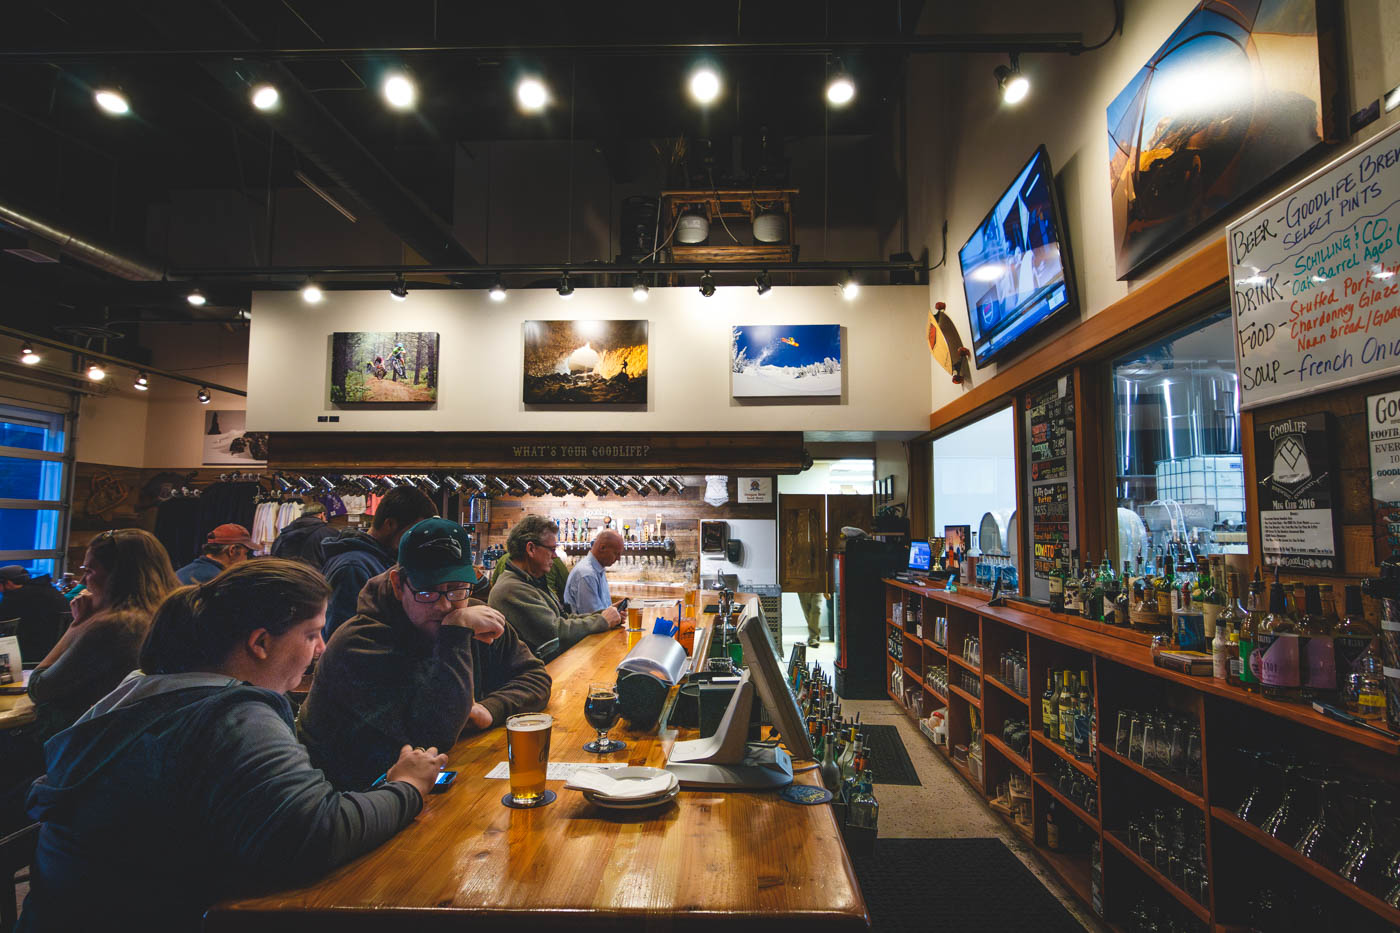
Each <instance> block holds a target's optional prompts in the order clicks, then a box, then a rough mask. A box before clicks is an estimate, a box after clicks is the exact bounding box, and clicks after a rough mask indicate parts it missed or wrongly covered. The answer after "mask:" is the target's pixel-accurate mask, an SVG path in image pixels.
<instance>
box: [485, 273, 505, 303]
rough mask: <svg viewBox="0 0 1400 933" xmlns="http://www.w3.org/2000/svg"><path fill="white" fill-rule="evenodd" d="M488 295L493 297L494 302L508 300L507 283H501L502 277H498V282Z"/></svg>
mask: <svg viewBox="0 0 1400 933" xmlns="http://www.w3.org/2000/svg"><path fill="white" fill-rule="evenodd" d="M486 294H488V295H490V296H491V300H492V301H505V300H506V283H505V282H502V281H501V277H500V276H499V275H498V276H496V281H495V283H494V284H492V286H491V290H490V291H489V292H487V293H486Z"/></svg>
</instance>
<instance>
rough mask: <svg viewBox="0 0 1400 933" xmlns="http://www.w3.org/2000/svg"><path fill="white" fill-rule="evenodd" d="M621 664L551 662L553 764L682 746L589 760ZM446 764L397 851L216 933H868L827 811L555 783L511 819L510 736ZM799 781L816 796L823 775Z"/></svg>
mask: <svg viewBox="0 0 1400 933" xmlns="http://www.w3.org/2000/svg"><path fill="white" fill-rule="evenodd" d="M701 626H702V632H703V630H704V628H705V623H704V622H702V623H701ZM700 636H701V633H697V638H696V645H697V647H699V648H702V649H703V643H704V640H703V639H702V638H701V637H700ZM626 653H627V645H626V633H625V632H624V631H623V630H621V629H614V630H611V631H608V632H604V633H601V634H598V635H591V636H589V637H588V638H586V639H584V640H583V641H582V642H580V643H579V644H577V645H575V646H574V647H573V648H570V649H569V650H568V651H566V652H564V653H563V654H562V655H560V656H559V657H558V658H556V659H554V661H552V662H550V664H549V672H550V674H551V676H552V677H553V678H554V692H553V695H552V696H551V698H550V702H549V712H550V713H552V714H553V716H554V732H553V735H552V737H551V747H550V760H551V761H565V762H582V761H589V760H602V761H620V760H622V759H623V758H624V757H625V758H626V760H627V761H628V763H630V764H634V765H652V766H660V765H663V764H665V760H666V754H667V752H668V750H669V749H670V746H671V745H672V743H673V742H674V741H675V740H676V738H677V735H676V733H675V732H674V731H670V730H668V731H667V732H666V733H665V734H663V735H659V736H658V735H657V734H656V730H655V729H653V730H652V732H651V734H647V733H642V732H634V731H632V730H631V729H629V728H627V726H626V724H625V723H620V724H619V726H618V728H617V729H615V730H613V731H612V734H613V735H614V736H615V737H620V738H623V739H625V740H626V741H627V743H628V748H627V749H626V751H624V752H621V753H619V754H616V755H611V756H603V757H601V759H600V758H598V756H593V755H590V754H588V753H587V752H584V751H583V750H582V746H583V744H584V742H586V741H588V740H589V739H591V738H592V737H593V735H594V732H593V730H592V729H591V728H590V727H589V726H588V725H587V723H586V722H585V721H584V717H583V705H584V698H585V696H586V695H587V690H588V684H589V683H590V682H592V681H603V680H606V681H609V682H610V681H612V680H613V679H614V678H615V670H614V669H615V668H616V666H617V663H618V662H619V661H621V660H622V658H623V657H624V656H625V655H626ZM680 737H681V738H686V737H689V736H687V735H682V736H680ZM448 757H449V760H450V763H449V764H448V767H449V768H453V769H455V770H456V771H457V772H458V773H457V780H456V782H455V783H454V784H453V786H452V788H451V789H450V790H448V791H447V792H446V793H445V794H441V795H434V796H433V798H432V799H431V800H430V801H429V802H428V806H427V807H426V808H425V809H424V811H423V813H422V815H420V816H419V817H418V819H417V821H415V822H414V823H413V825H411V826H409V827H408V828H407V829H405V830H404V831H403V832H401V833H400V834H399V835H398V836H396V837H394V838H393V839H391V840H389V841H388V842H387V843H385V844H384V845H382V846H380V847H379V848H378V849H376V850H375V851H373V852H371V853H369V854H367V855H365V856H363V857H361V858H359V859H357V860H356V861H354V862H351V863H350V864H348V865H345V866H343V867H341V868H340V869H339V870H337V871H335V872H333V873H331V874H330V875H329V876H328V877H326V878H324V879H323V880H321V881H320V882H318V883H316V884H314V885H311V886H309V887H305V888H298V889H294V890H289V891H282V892H278V893H276V894H271V895H267V896H261V897H255V898H246V899H241V900H236V901H229V902H225V903H223V904H220V905H217V906H216V907H214V908H213V909H212V910H211V911H210V912H209V914H208V915H207V917H206V920H205V929H206V930H213V931H232V930H258V931H268V930H295V931H297V933H313V931H318V930H331V929H335V930H347V929H349V930H357V929H362V928H363V929H374V930H376V931H384V930H393V929H401V928H402V929H413V930H432V929H446V928H449V927H450V928H452V929H467V928H471V927H476V928H478V929H479V928H480V926H479V925H480V924H481V923H483V922H485V923H502V922H505V921H513V922H516V923H520V924H528V927H524V926H522V929H528V930H530V931H531V933H537V931H542V930H556V929H557V930H569V931H578V930H581V929H597V928H604V927H606V928H607V929H610V930H642V929H648V930H650V929H657V928H665V929H668V930H670V929H674V930H688V929H693V928H696V927H701V926H705V927H713V926H714V925H716V924H717V923H723V924H724V927H725V929H726V930H729V931H735V930H749V929H755V930H756V929H758V928H759V927H762V928H764V929H765V930H771V929H774V928H775V926H774V924H775V923H776V924H777V927H778V928H784V929H785V928H788V927H789V926H791V927H792V928H800V929H803V930H805V931H825V930H832V931H846V930H867V929H868V928H869V919H868V916H867V913H866V908H865V902H864V900H863V899H862V897H861V893H860V887H859V885H858V884H857V882H856V878H855V873H854V871H853V870H852V868H851V862H850V859H849V858H848V857H847V855H846V849H845V846H844V845H843V843H842V841H841V833H840V828H839V827H838V826H837V823H836V819H835V817H834V815H833V812H832V809H831V808H830V807H826V806H815V807H813V806H799V805H797V804H793V803H788V802H786V801H784V800H782V799H780V798H779V797H778V796H777V795H776V794H772V793H766V794H764V793H718V792H707V791H684V790H683V791H681V793H680V795H679V797H677V799H676V804H675V805H673V806H669V807H666V808H663V809H661V810H660V811H659V812H658V811H642V812H641V813H640V814H639V815H630V814H627V813H625V812H624V813H614V812H609V811H605V810H602V809H600V808H598V807H596V806H594V805H593V804H590V803H588V802H586V801H585V800H584V799H583V797H582V795H580V794H579V793H577V792H575V791H570V790H565V789H564V786H563V782H561V781H551V782H549V787H550V789H552V790H554V791H555V792H556V793H557V794H558V795H559V799H558V800H557V801H555V802H554V803H552V804H550V805H548V806H545V807H542V808H540V809H538V810H512V809H508V808H506V807H504V806H502V805H501V802H500V800H501V797H502V795H504V794H505V793H506V791H507V790H508V783H507V782H506V781H505V780H492V779H487V778H486V777H485V775H486V773H487V772H488V771H490V770H491V769H492V768H493V767H495V766H496V765H497V764H498V763H501V762H504V761H505V760H506V733H505V729H504V728H502V727H497V728H493V729H491V730H489V731H488V732H485V733H482V734H480V735H476V736H470V737H468V738H466V739H464V740H462V741H460V742H458V743H457V744H456V745H455V746H453V748H452V750H451V751H450V752H449V753H448ZM799 767H800V765H799ZM797 780H798V781H801V782H804V783H809V784H816V783H818V779H817V776H816V773H815V771H808V772H805V773H802V774H799V775H798V776H797ZM799 924H800V927H799V926H798V925H799Z"/></svg>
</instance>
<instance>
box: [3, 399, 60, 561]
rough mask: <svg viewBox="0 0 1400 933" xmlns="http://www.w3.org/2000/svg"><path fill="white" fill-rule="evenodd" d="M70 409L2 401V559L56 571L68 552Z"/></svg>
mask: <svg viewBox="0 0 1400 933" xmlns="http://www.w3.org/2000/svg"><path fill="white" fill-rule="evenodd" d="M66 421H67V419H66V418H65V416H64V415H62V414H59V413H57V412H47V411H38V410H35V409H29V408H16V407H13V406H9V405H0V565H5V564H19V565H20V566H22V567H25V568H27V569H28V570H29V572H30V573H31V574H33V575H35V576H37V575H40V574H46V573H47V574H51V573H53V572H54V571H55V570H56V569H57V566H58V562H59V559H60V558H61V557H62V554H63V550H62V548H63V541H62V538H63V536H64V524H65V523H64V508H65V506H64V504H63V497H64V492H65V490H66V488H67V487H66V481H67V472H66V471H67V469H68V440H69V432H68V431H67V430H66V427H67V425H66Z"/></svg>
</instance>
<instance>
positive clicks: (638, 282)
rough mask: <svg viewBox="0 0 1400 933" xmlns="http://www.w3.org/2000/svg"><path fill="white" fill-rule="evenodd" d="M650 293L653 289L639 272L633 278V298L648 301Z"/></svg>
mask: <svg viewBox="0 0 1400 933" xmlns="http://www.w3.org/2000/svg"><path fill="white" fill-rule="evenodd" d="M650 295H651V289H649V288H647V283H646V282H645V281H644V280H643V279H642V274H641V273H640V272H638V273H637V275H636V277H635V278H634V279H632V300H633V301H646V300H647V298H648V297H650Z"/></svg>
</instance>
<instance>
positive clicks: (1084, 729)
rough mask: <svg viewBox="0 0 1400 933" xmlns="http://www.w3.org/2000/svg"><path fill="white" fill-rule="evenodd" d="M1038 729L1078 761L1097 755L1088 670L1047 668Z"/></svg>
mask: <svg viewBox="0 0 1400 933" xmlns="http://www.w3.org/2000/svg"><path fill="white" fill-rule="evenodd" d="M1040 729H1041V733H1042V734H1043V735H1044V736H1045V738H1047V739H1049V740H1050V741H1051V742H1054V743H1056V744H1058V745H1060V746H1061V747H1063V748H1064V750H1065V751H1067V752H1069V753H1070V754H1071V755H1073V756H1074V757H1075V758H1078V759H1079V760H1080V761H1087V762H1091V763H1092V762H1095V761H1097V759H1098V740H1099V721H1098V712H1097V711H1096V710H1095V708H1094V693H1093V688H1092V687H1091V686H1090V681H1089V672H1088V671H1087V670H1081V671H1080V672H1079V675H1078V678H1077V679H1076V676H1075V673H1074V671H1072V670H1069V669H1065V670H1063V671H1052V670H1047V671H1046V672H1045V693H1044V694H1042V695H1041V698H1040Z"/></svg>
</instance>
